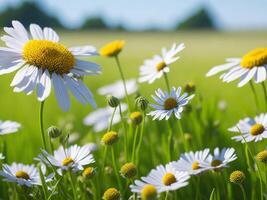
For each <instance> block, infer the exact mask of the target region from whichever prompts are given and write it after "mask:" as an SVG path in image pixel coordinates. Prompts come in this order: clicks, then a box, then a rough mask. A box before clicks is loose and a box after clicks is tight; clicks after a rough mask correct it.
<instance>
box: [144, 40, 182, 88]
mask: <svg viewBox="0 0 267 200" xmlns="http://www.w3.org/2000/svg"><path fill="white" fill-rule="evenodd" d="M184 48H185V46H184V43H181V44H179V45H178V44H176V43H174V44H173V45H172V47H171V49H170V50H167V49H166V48H162V50H161V53H162V55H155V56H154V57H153V58H152V59H148V60H145V61H144V64H143V65H142V66H141V67H140V78H139V82H148V83H153V82H154V81H155V80H156V79H159V78H161V77H162V75H163V74H164V73H168V72H169V71H170V68H169V66H170V65H171V64H172V63H174V62H175V61H177V60H178V59H179V56H177V54H178V53H179V52H180V51H182V50H183V49H184Z"/></svg>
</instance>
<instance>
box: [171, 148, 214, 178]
mask: <svg viewBox="0 0 267 200" xmlns="http://www.w3.org/2000/svg"><path fill="white" fill-rule="evenodd" d="M210 156H211V155H210V150H209V149H204V150H203V151H196V152H192V151H190V152H188V153H184V154H182V155H181V157H180V159H179V160H178V161H174V162H172V165H173V167H174V168H175V169H176V170H177V171H185V172H188V173H189V174H190V175H197V174H200V173H202V172H204V171H207V170H209V169H210V167H207V166H208V164H209V160H210V159H209V157H210Z"/></svg>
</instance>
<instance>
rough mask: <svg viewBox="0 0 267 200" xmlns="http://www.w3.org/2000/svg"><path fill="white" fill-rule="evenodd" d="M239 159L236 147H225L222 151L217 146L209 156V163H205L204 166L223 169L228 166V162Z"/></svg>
mask: <svg viewBox="0 0 267 200" xmlns="http://www.w3.org/2000/svg"><path fill="white" fill-rule="evenodd" d="M236 159H237V155H236V154H235V149H234V148H223V149H222V150H221V151H220V149H219V148H218V147H217V148H215V149H214V152H213V154H212V155H211V156H209V157H208V160H207V161H208V163H209V164H208V165H206V163H203V164H202V165H203V167H211V169H221V168H225V167H228V163H230V162H232V161H234V160H236Z"/></svg>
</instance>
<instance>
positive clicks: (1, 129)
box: [0, 120, 21, 135]
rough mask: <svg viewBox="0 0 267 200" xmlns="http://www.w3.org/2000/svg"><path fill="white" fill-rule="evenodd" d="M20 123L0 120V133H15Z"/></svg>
mask: <svg viewBox="0 0 267 200" xmlns="http://www.w3.org/2000/svg"><path fill="white" fill-rule="evenodd" d="M20 127H21V125H20V124H19V123H18V122H13V121H9V120H8V121H0V135H6V134H9V133H15V132H17V131H18V130H19V129H20Z"/></svg>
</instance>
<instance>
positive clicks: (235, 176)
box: [229, 170, 246, 184]
mask: <svg viewBox="0 0 267 200" xmlns="http://www.w3.org/2000/svg"><path fill="white" fill-rule="evenodd" d="M245 178H246V176H245V174H244V173H243V172H242V171H240V170H236V171H233V172H232V173H231V175H230V178H229V179H230V182H232V183H235V184H241V183H242V182H243V181H244V179H245Z"/></svg>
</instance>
